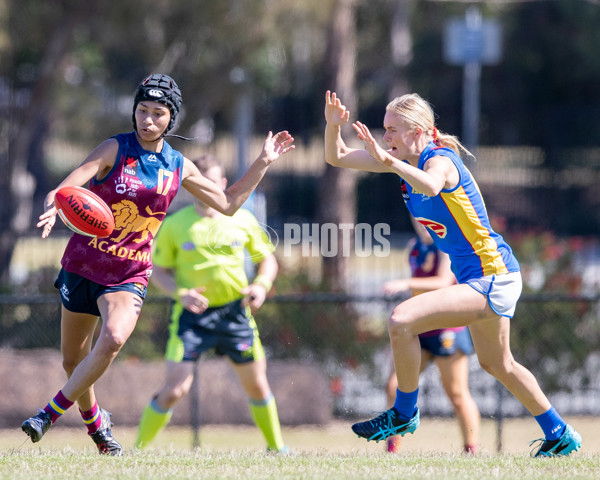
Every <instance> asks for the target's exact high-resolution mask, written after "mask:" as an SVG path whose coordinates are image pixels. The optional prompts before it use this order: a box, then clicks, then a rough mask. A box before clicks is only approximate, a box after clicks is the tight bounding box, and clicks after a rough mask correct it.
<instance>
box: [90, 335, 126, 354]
mask: <svg viewBox="0 0 600 480" xmlns="http://www.w3.org/2000/svg"><path fill="white" fill-rule="evenodd" d="M127 338H128V336H126V335H123V334H120V333H118V332H108V333H106V334H105V335H103V336H101V337H100V338H99V339H98V342H96V345H95V347H94V349H95V350H97V352H98V353H99V354H100V355H103V356H106V357H116V356H117V354H118V353H119V352H120V351H121V349H122V348H123V346H124V345H125V342H126V341H127Z"/></svg>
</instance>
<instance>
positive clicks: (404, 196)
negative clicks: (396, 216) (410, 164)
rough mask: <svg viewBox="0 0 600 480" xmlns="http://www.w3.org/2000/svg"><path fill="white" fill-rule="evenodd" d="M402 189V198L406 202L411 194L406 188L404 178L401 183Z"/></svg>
mask: <svg viewBox="0 0 600 480" xmlns="http://www.w3.org/2000/svg"><path fill="white" fill-rule="evenodd" d="M400 190H401V191H402V198H403V199H404V201H405V202H407V201H408V199H409V198H410V195H409V194H408V189H407V188H406V183H405V182H404V180H402V183H400Z"/></svg>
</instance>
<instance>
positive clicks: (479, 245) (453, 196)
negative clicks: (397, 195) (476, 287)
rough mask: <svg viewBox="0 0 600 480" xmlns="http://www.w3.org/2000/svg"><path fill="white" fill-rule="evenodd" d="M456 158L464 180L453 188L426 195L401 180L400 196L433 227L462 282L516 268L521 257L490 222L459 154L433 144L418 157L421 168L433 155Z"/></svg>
mask: <svg viewBox="0 0 600 480" xmlns="http://www.w3.org/2000/svg"><path fill="white" fill-rule="evenodd" d="M437 155H441V156H444V157H447V158H449V159H450V160H452V163H454V165H455V166H456V168H457V169H458V173H459V175H460V180H459V182H458V185H457V186H456V187H454V188H453V189H448V190H442V191H441V193H440V194H439V195H437V196H435V197H428V196H427V195H425V194H423V193H420V192H418V191H416V190H415V189H413V188H412V186H411V185H409V184H408V183H407V182H405V181H403V182H402V195H403V198H404V201H405V203H406V206H407V207H408V210H409V211H410V213H411V214H412V215H413V216H414V217H415V218H416V219H417V220H418V221H419V222H421V223H422V224H423V225H424V226H425V227H427V228H428V229H429V231H430V232H431V236H432V237H433V240H434V241H435V244H436V245H437V247H438V248H439V249H440V250H441V251H443V252H446V253H447V254H448V255H449V256H450V261H451V262H452V271H453V272H454V275H455V276H456V278H457V279H458V281H459V282H460V283H464V282H466V281H467V280H470V279H472V278H480V277H483V276H487V275H498V274H503V273H508V272H518V271H519V269H520V267H519V262H518V261H517V259H516V258H515V256H514V255H513V253H512V250H511V248H510V246H509V245H508V244H507V243H506V242H505V241H504V239H503V238H502V236H501V235H499V234H498V233H496V232H495V231H494V230H493V229H492V227H491V225H490V221H489V218H488V215H487V211H486V209H485V204H484V202H483V198H482V196H481V193H480V191H479V187H478V186H477V183H476V182H475V180H474V179H473V177H472V175H471V173H470V172H469V170H468V169H467V167H465V165H464V163H463V161H462V160H461V158H460V157H459V156H458V155H457V154H456V152H454V151H453V150H451V149H449V148H444V147H437V146H436V145H435V144H433V143H429V144H428V145H427V147H425V149H424V150H423V152H422V153H421V157H420V158H419V165H418V168H419V169H421V170H422V169H423V166H424V165H425V162H427V160H429V159H430V158H432V157H434V156H437Z"/></svg>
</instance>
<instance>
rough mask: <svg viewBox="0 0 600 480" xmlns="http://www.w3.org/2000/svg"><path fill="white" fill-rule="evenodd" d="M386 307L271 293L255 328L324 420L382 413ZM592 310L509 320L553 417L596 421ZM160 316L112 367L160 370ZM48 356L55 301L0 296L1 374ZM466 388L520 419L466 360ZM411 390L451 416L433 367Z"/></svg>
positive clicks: (147, 317)
mask: <svg viewBox="0 0 600 480" xmlns="http://www.w3.org/2000/svg"><path fill="white" fill-rule="evenodd" d="M393 305H394V302H390V300H389V299H388V298H383V297H379V296H362V297H361V296H356V295H334V294H327V293H316V292H308V293H304V294H290V295H275V296H273V297H271V298H270V299H268V301H267V302H266V303H265V305H264V306H263V308H262V309H261V311H260V312H259V314H258V315H257V322H258V325H259V329H260V332H261V338H262V341H263V344H264V346H265V351H266V353H267V356H268V358H269V361H270V362H271V361H279V360H281V361H286V362H287V364H288V365H290V364H292V365H293V364H295V363H297V365H298V366H301V365H307V364H311V365H316V366H317V367H318V369H319V370H320V371H321V372H322V374H323V375H324V377H325V379H326V381H327V383H328V392H326V393H325V395H327V396H328V397H329V398H328V404H329V405H330V406H331V414H332V416H333V417H338V418H341V417H344V418H356V417H360V416H364V415H369V414H371V413H373V412H374V411H379V410H382V409H385V408H386V406H385V403H386V401H385V394H384V385H385V380H386V378H387V375H388V374H389V372H390V368H391V357H390V353H389V347H388V337H387V330H386V320H387V317H388V316H389V314H390V312H391V310H392V308H393ZM599 309H600V298H599V297H598V296H587V297H586V296H568V295H563V296H560V295H528V294H525V295H523V297H522V298H521V301H520V303H519V306H518V308H517V313H516V315H515V318H514V319H513V321H512V332H511V341H512V348H513V354H514V356H515V358H516V359H517V361H519V362H521V363H522V364H524V365H525V366H526V367H527V368H529V369H530V370H531V371H532V372H533V373H534V375H535V376H536V377H537V379H538V381H539V382H540V384H541V386H542V388H543V389H544V391H545V392H546V393H547V395H548V396H549V397H550V399H551V401H552V403H553V404H554V405H555V406H556V407H557V409H558V410H559V411H560V412H561V414H562V415H600V328H599V327H600V325H599V323H600V320H599V319H600V311H599ZM169 312H170V301H169V300H168V299H166V298H162V297H157V296H154V295H150V296H149V298H148V299H147V301H146V303H145V305H144V308H143V311H142V314H141V317H140V320H139V322H138V325H137V327H136V330H135V331H134V333H133V335H132V336H131V338H130V339H129V341H128V343H127V344H126V345H125V347H124V349H123V350H122V352H121V353H120V355H119V357H118V359H117V362H124V363H127V362H140V363H143V362H153V361H154V362H160V361H161V359H162V355H163V352H164V346H165V344H166V340H167V324H168V319H169ZM48 349H50V350H54V351H57V350H59V349H60V303H59V298H58V295H53V294H48V295H38V296H33V297H32V296H25V295H22V296H21V295H0V368H1V369H5V368H7V365H6V364H5V362H4V361H2V358H3V357H6V355H7V354H8V353H10V352H13V353H14V352H19V353H20V354H22V355H21V357H19V358H22V360H20V361H30V362H33V366H34V370H33V371H32V377H31V378H22V379H19V380H20V381H21V382H24V383H27V384H32V383H33V384H35V382H36V379H37V378H38V377H39V376H40V375H44V368H45V365H44V361H43V359H44V355H45V352H47V351H48ZM1 364H4V366H3V367H4V368H2V367H1ZM130 364H131V363H130ZM111 368H112V367H111ZM299 368H300V367H299ZM36 372H37V373H36ZM293 372H294V369H293V368H292V369H291V370H290V371H289V372H288V374H287V375H289V376H290V377H292V378H291V379H290V384H293V376H294V373H293ZM161 373H162V372H161ZM4 374H5V375H10V372H5V373H4ZM0 375H1V374H0ZM157 382H160V380H157ZM470 385H471V389H472V393H473V396H474V398H475V401H476V402H477V405H478V406H479V408H480V410H481V413H482V415H483V416H484V417H494V418H498V419H501V418H503V417H505V416H510V417H518V416H523V415H526V414H527V412H526V411H525V409H524V408H523V407H522V406H521V405H520V403H519V402H517V401H516V400H515V399H514V398H513V397H512V396H511V395H510V394H509V393H508V392H507V391H505V389H504V387H502V386H500V384H499V383H498V382H497V381H496V380H495V379H494V378H493V377H491V376H490V375H488V374H487V373H485V372H483V371H482V370H481V368H480V367H479V365H478V363H477V360H476V358H475V357H474V356H473V357H472V358H471V363H470ZM59 387H60V385H56V388H59ZM156 387H158V383H157V384H156ZM52 392H53V390H49V391H45V392H44V394H45V395H50V394H51V393H52ZM420 392H421V393H420V406H421V408H422V412H423V414H424V415H434V416H450V415H452V414H453V410H452V407H451V405H450V403H449V401H448V399H447V398H446V395H445V393H444V391H443V389H442V387H441V384H440V381H439V378H438V374H437V370H436V369H435V368H431V367H430V368H428V369H426V370H425V372H424V373H423V375H422V377H421V386H420ZM122 393H123V394H125V395H128V396H131V395H132V392H122ZM134 395H135V393H134ZM3 396H4V400H3V402H2V403H1V404H0V417H2V418H4V419H5V421H8V422H9V423H10V421H11V415H12V414H13V411H14V413H15V415H22V413H21V412H20V411H19V412H17V411H16V409H14V408H11V407H10V406H11V405H12V406H14V405H22V404H24V403H26V402H27V401H28V399H26V398H22V392H21V391H15V390H8V391H7V390H5V391H4V393H3ZM141 401H147V398H144V399H143V400H141ZM213 401H214V399H213ZM1 405H4V408H2V406H1ZM7 418H8V420H7ZM12 420H13V421H14V422H19V421H21V420H22V418H21V417H20V416H19V417H18V418H13V419H12Z"/></svg>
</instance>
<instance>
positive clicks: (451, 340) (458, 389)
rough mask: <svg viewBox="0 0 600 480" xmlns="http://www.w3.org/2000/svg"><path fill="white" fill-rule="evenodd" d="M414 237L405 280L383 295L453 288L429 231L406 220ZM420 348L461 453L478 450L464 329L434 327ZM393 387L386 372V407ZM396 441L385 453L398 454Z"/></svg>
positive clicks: (391, 402)
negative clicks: (433, 371) (454, 424)
mask: <svg viewBox="0 0 600 480" xmlns="http://www.w3.org/2000/svg"><path fill="white" fill-rule="evenodd" d="M411 221H412V223H413V226H414V228H415V231H416V232H417V236H416V237H415V238H414V239H412V240H411V241H410V242H409V246H408V263H409V266H410V273H411V276H410V277H409V278H400V279H396V280H390V281H388V282H385V284H384V285H383V293H384V294H385V295H396V294H398V293H401V292H407V291H408V292H410V293H411V294H412V295H420V294H422V293H425V292H428V291H430V290H437V289H438V288H444V287H447V286H450V285H454V284H455V283H456V277H455V276H454V274H453V273H452V270H451V269H450V257H449V256H448V254H446V253H444V252H442V251H440V249H439V248H437V246H436V245H435V243H434V242H433V239H432V238H431V235H430V234H429V230H427V229H426V228H425V227H424V226H423V224H422V223H419V222H417V221H416V220H415V218H414V217H411ZM419 342H420V343H421V372H422V371H423V370H425V368H426V367H427V365H428V364H429V362H431V361H433V362H434V363H435V365H436V367H437V368H438V370H439V372H440V380H441V382H442V386H443V387H444V391H445V392H446V395H447V396H448V399H449V400H450V403H451V404H452V407H453V408H454V413H455V415H456V419H457V421H458V424H459V427H460V433H461V436H462V439H463V451H464V452H465V453H472V454H474V453H476V452H477V449H478V445H479V424H480V414H479V409H478V408H477V404H476V403H475V401H474V400H473V397H472V396H471V392H470V391H469V357H468V355H470V354H471V353H472V352H473V342H472V341H471V336H470V335H469V329H468V328H467V327H453V328H439V329H436V330H432V331H430V332H423V333H420V334H419ZM397 387H398V383H397V380H396V373H395V371H394V367H393V365H392V371H391V373H390V375H389V377H388V381H387V384H386V394H387V399H388V404H389V406H390V407H392V406H393V405H394V402H395V400H396V391H397ZM400 444H401V437H400V436H399V435H392V436H390V437H388V439H387V451H388V452H392V453H393V452H397V451H399V450H400Z"/></svg>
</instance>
